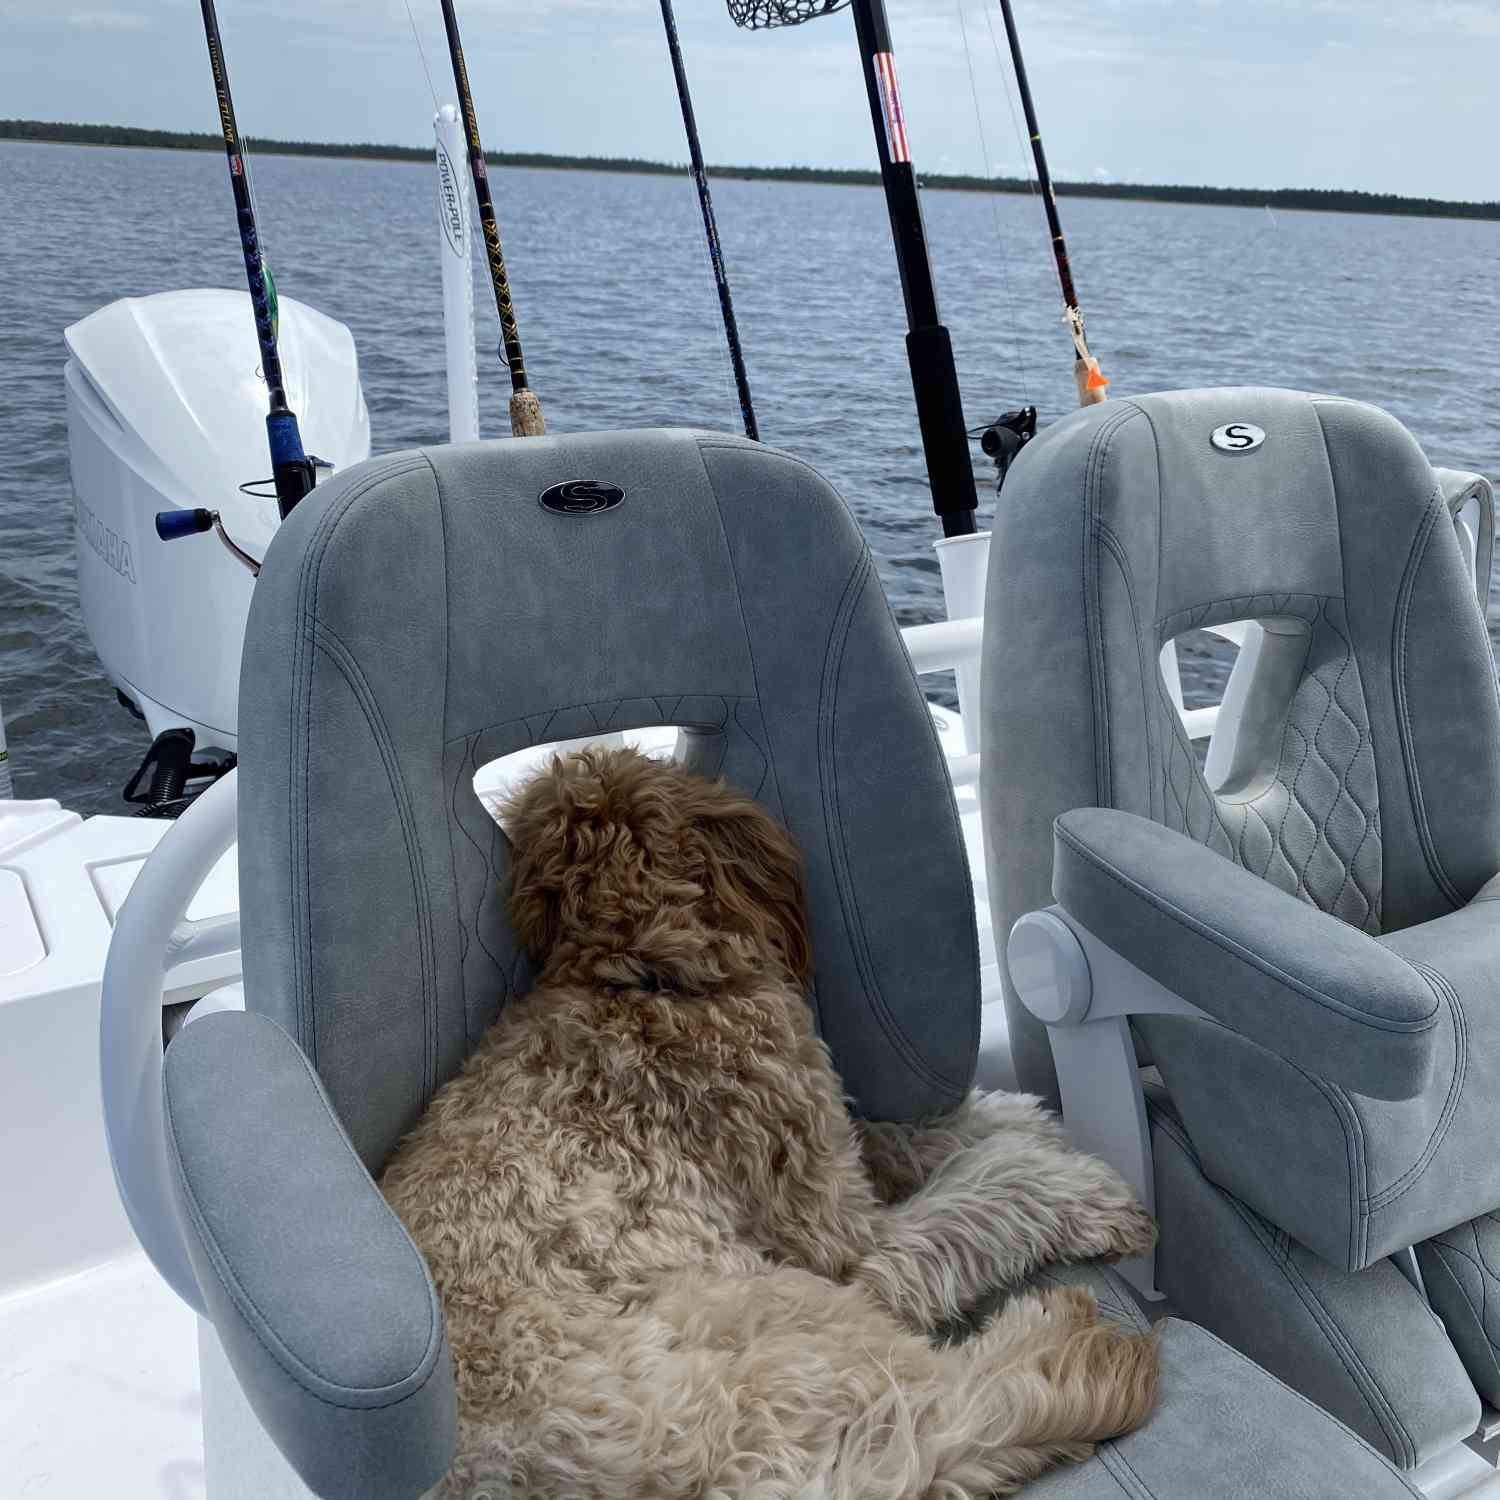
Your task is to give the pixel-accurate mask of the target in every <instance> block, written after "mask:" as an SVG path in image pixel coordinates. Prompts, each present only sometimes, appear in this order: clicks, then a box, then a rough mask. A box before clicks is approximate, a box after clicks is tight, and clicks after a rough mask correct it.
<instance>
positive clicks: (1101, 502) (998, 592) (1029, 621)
mask: <svg viewBox="0 0 1500 1500" xmlns="http://www.w3.org/2000/svg"><path fill="white" fill-rule="evenodd" d="M1262 434H1263V436H1262ZM985 618H986V631H985V658H984V676H983V682H984V715H985V717H984V726H983V734H984V738H983V745H984V756H985V759H984V767H983V795H984V800H985V819H986V829H987V838H988V839H989V840H990V841H991V843H992V846H993V851H994V873H993V874H992V878H991V881H990V891H991V898H992V903H993V906H994V918H995V930H996V932H997V933H1004V932H1007V931H1009V928H1010V925H1011V923H1013V922H1014V921H1015V919H1016V918H1017V917H1018V916H1020V915H1021V914H1022V913H1023V912H1025V911H1028V910H1031V909H1033V908H1035V907H1038V906H1044V905H1046V904H1047V903H1048V902H1049V901H1050V900H1051V891H1050V883H1051V868H1052V821H1053V819H1054V818H1055V817H1056V816H1057V815H1058V814H1059V813H1061V812H1064V811H1066V810H1067V809H1069V808H1073V807H1081V806H1101V807H1115V808H1122V809H1125V810H1127V811H1130V812H1134V813H1137V814H1139V815H1141V816H1143V817H1149V818H1152V819H1155V820H1156V821H1158V822H1161V823H1165V824H1166V825H1168V826H1169V827H1171V828H1174V829H1176V830H1178V831H1179V832H1182V833H1185V834H1187V835H1189V836H1190V837H1192V838H1194V839H1197V840H1198V841H1200V842H1201V843H1204V844H1207V845H1209V846H1210V847H1211V848H1213V849H1216V850H1218V851H1219V852H1220V853H1221V854H1223V855H1224V856H1225V857H1226V858H1229V859H1233V860H1235V861H1237V862H1238V863H1240V864H1241V865H1243V866H1245V867H1246V868H1247V869H1249V870H1252V871H1253V872H1254V873H1255V874H1257V875H1260V876H1262V877H1264V878H1265V879H1267V880H1269V881H1272V882H1273V883H1274V884H1276V885H1278V886H1280V887H1281V888H1282V889H1284V890H1287V891H1292V892H1295V893H1296V894H1297V895H1298V896H1300V897H1302V898H1303V899H1304V900H1307V901H1309V902H1311V903H1313V904H1314V905H1316V906H1318V907H1320V908H1322V909H1323V910H1325V911H1329V912H1332V913H1334V914H1335V915H1337V916H1339V917H1341V918H1342V919H1343V920H1345V921H1347V922H1350V923H1353V924H1354V925H1355V926H1358V927H1361V928H1363V929H1365V930H1367V931H1369V932H1374V933H1378V932H1384V931H1392V930H1394V929H1397V928H1401V927H1405V926H1409V925H1410V924H1412V923H1415V922H1420V921H1425V920H1427V919H1429V918H1431V917H1433V916H1436V915H1438V914H1440V913H1442V912H1445V911H1448V910H1451V909H1453V908H1454V907H1456V906H1459V905H1462V904H1463V903H1464V902H1466V901H1467V900H1468V899H1469V898H1470V897H1471V896H1472V895H1473V894H1474V892H1475V891H1476V890H1478V888H1479V887H1480V885H1482V884H1483V883H1484V881H1485V880H1487V879H1488V878H1489V877H1490V876H1491V875H1493V874H1494V873H1495V871H1496V868H1497V865H1500V704H1497V697H1496V687H1495V675H1494V666H1493V662H1492V660H1491V656H1490V648H1489V640H1488V636H1487V634H1486V630H1485V623H1484V619H1483V617H1482V613H1481V610H1480V608H1479V605H1478V603H1477V601H1476V598H1475V593H1474V580H1473V575H1472V572H1471V569H1470V566H1469V563H1468V561H1467V559H1466V558H1465V556H1464V553H1463V551H1462V549H1461V548H1460V545H1459V542H1458V540H1457V537H1456V536H1455V533H1454V529H1453V526H1452V525H1451V524H1450V517H1449V512H1448V509H1447V506H1446V504H1445V502H1444V500H1443V498H1442V496H1441V494H1440V492H1439V487H1438V484H1437V481H1436V479H1435V477H1434V474H1433V471H1432V469H1431V468H1430V467H1429V466H1428V463H1427V460H1426V459H1425V458H1424V457H1423V455H1422V453H1421V451H1420V450H1419V449H1418V447H1417V445H1416V443H1415V441H1414V440H1413V439H1412V437H1411V435H1410V434H1409V433H1408V432H1407V431H1406V430H1405V428H1403V427H1402V426H1401V425H1400V423H1398V422H1397V421H1395V420H1394V419H1393V418H1391V417H1390V416H1387V415H1386V414H1385V413H1384V412H1381V411H1378V410H1376V409H1375V408H1374V407H1370V406H1366V405H1362V404H1360V403H1357V402H1353V401H1345V400H1339V399H1335V398H1331V397H1326V396H1314V395H1308V394H1304V393H1302V392H1296V391H1282V390H1265V389H1221V390H1202V391H1175V392H1168V393H1165V394H1162V395H1154V396H1144V397H1139V398H1135V399H1129V400H1120V401H1112V402H1109V403H1107V404H1106V405H1102V406H1097V407H1091V408H1088V409H1086V410H1084V411H1081V412H1079V413H1077V414H1075V415H1073V416H1071V417H1069V418H1067V419H1066V420H1064V421H1062V422H1059V423H1058V424H1057V425H1056V426H1055V427H1053V428H1051V429H1049V430H1048V431H1047V432H1046V433H1044V434H1043V435H1042V436H1041V437H1039V438H1038V439H1037V440H1036V441H1035V442H1033V443H1031V444H1030V445H1029V446H1028V447H1027V448H1026V449H1025V450H1024V451H1023V453H1022V454H1021V456H1020V458H1019V459H1018V460H1017V462H1016V463H1015V465H1014V467H1013V468H1012V469H1011V472H1010V474H1009V476H1008V478H1007V479H1006V483H1005V490H1004V494H1003V497H1002V500H1001V503H1000V507H999V513H998V515H997V518H996V524H995V533H994V537H993V541H992V544H991V549H990V575H989V584H988V595H987V604H986V616H985ZM1237 620H1252V621H1258V622H1260V623H1261V625H1262V626H1263V628H1264V631H1265V634H1264V636H1263V637H1261V638H1260V641H1259V644H1258V653H1257V659H1256V666H1255V670H1254V673H1253V675H1252V676H1251V678H1250V680H1249V691H1248V694H1247V696H1246V698H1245V701H1244V712H1243V715H1242V718H1241V721H1240V726H1239V733H1238V735H1237V737H1236V740H1235V751H1234V754H1233V756H1232V757H1231V758H1230V762H1231V763H1230V765H1229V767H1228V773H1227V775H1226V776H1225V777H1224V778H1223V779H1222V780H1220V781H1219V782H1218V784H1217V786H1216V787H1215V788H1210V786H1209V784H1208V783H1207V781H1206V780H1205V778H1204V775H1203V772H1202V770H1201V769H1200V767H1199V763H1198V758H1197V756H1196V755H1195V753H1194V749H1193V746H1192V744H1191V743H1190V742H1189V741H1188V739H1187V737H1186V735H1185V733H1184V731H1183V727H1182V723H1181V720H1180V717H1179V715H1178V714H1177V712H1176V710H1175V708H1174V706H1173V704H1172V702H1171V700H1170V698H1169V696H1168V692H1167V689H1166V686H1165V684H1164V682H1163V679H1162V674H1161V672H1160V670H1159V666H1158V658H1159V654H1160V652H1161V650H1162V647H1163V646H1164V645H1165V644H1166V643H1167V642H1168V641H1171V640H1173V639H1174V638H1176V637H1177V636H1179V635H1181V634H1183V633H1184V632H1186V631H1188V630H1191V629H1194V628H1197V627H1204V626H1209V625H1217V624H1223V623H1227V622H1230V621H1237ZM1007 1007H1008V1010H1009V1014H1010V1022H1011V1035H1012V1047H1013V1050H1014V1052H1015V1054H1016V1059H1017V1065H1018V1072H1019V1076H1020V1078H1021V1082H1022V1084H1023V1086H1024V1087H1028V1088H1032V1089H1035V1090H1038V1091H1040V1092H1043V1093H1049V1094H1050V1093H1051V1092H1052V1068H1051V1058H1050V1054H1049V1052H1048V1048H1047V1042H1046V1040H1045V1035H1044V1033H1043V1030H1042V1028H1041V1027H1040V1025H1039V1024H1038V1023H1036V1022H1035V1021H1034V1020H1033V1019H1032V1018H1031V1017H1030V1016H1029V1015H1027V1014H1026V1013H1025V1012H1024V1011H1023V1010H1022V1008H1021V1007H1020V1006H1019V1005H1018V1004H1017V1003H1016V1001H1015V997H1014V993H1013V992H1012V991H1011V990H1010V989H1009V987H1008V981H1007Z"/></svg>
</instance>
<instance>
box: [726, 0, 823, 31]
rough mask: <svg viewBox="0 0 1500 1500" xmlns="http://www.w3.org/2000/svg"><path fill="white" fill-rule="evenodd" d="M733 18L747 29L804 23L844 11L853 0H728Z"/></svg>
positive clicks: (730, 16) (738, 24)
mask: <svg viewBox="0 0 1500 1500" xmlns="http://www.w3.org/2000/svg"><path fill="white" fill-rule="evenodd" d="M726 3H727V4H728V6H729V18H730V20H732V21H733V22H734V24H735V25H736V26H743V27H744V28H745V29H746V30H747V31H763V30H765V29H766V28H767V27H770V26H800V25H801V24H802V23H803V22H804V21H816V20H817V19H818V17H819V16H831V15H832V14H833V13H834V11H836V10H843V8H844V7H845V6H846V5H848V4H849V0H726Z"/></svg>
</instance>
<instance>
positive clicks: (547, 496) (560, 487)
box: [536, 479, 625, 516]
mask: <svg viewBox="0 0 1500 1500" xmlns="http://www.w3.org/2000/svg"><path fill="white" fill-rule="evenodd" d="M536 498H537V504H539V505H540V506H541V507H542V509H543V510H550V511H552V512H553V514H554V515H559V516H597V515H600V514H602V513H603V512H604V511H606V510H613V509H614V508H615V506H617V505H619V504H620V503H621V502H622V501H623V500H624V499H625V491H624V490H622V489H621V488H620V486H619V485H617V484H605V483H604V482H603V481H602V480H598V479H565V480H564V481H563V482H562V483H561V484H554V485H552V486H551V487H550V488H548V489H545V490H543V491H542V493H541V494H540V495H538V496H537V497H536Z"/></svg>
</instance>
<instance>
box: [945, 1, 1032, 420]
mask: <svg viewBox="0 0 1500 1500" xmlns="http://www.w3.org/2000/svg"><path fill="white" fill-rule="evenodd" d="M954 9H955V10H957V12H958V29H959V33H960V34H961V35H962V37H963V39H964V64H965V66H966V67H967V68H968V70H969V95H970V97H971V98H972V99H973V101H974V124H975V126H976V127H977V128H978V130H979V149H980V150H981V151H982V152H983V153H984V172H985V176H986V177H989V176H990V175H991V174H992V173H993V171H994V167H993V164H992V162H991V158H990V143H989V138H988V137H987V136H986V134H985V129H984V112H983V111H982V110H981V109H980V107H979V83H978V80H977V79H976V78H975V77H974V57H973V54H972V53H971V52H970V51H969V27H968V23H967V22H966V21H965V20H964V0H954ZM990 217H991V218H992V219H993V221H994V224H995V242H996V244H997V245H998V246H999V247H1000V257H999V260H1000V281H1001V285H1002V286H1003V288H1004V291H1005V310H1006V312H1007V313H1008V314H1009V316H1010V342H1011V350H1012V352H1013V354H1014V355H1015V361H1016V365H1017V367H1018V369H1019V371H1020V375H1021V395H1022V398H1023V400H1024V402H1025V404H1027V405H1030V404H1031V379H1030V376H1029V374H1028V372H1027V369H1026V360H1025V359H1024V357H1023V356H1022V354H1021V333H1020V327H1019V325H1018V324H1017V322H1016V298H1015V293H1014V292H1013V290H1012V288H1011V284H1010V267H1009V264H1008V261H1007V257H1006V253H1005V235H1004V230H1003V226H1002V221H1001V218H1000V195H999V194H998V193H997V192H996V191H995V190H994V189H993V187H992V188H991V189H990Z"/></svg>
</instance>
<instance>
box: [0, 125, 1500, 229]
mask: <svg viewBox="0 0 1500 1500" xmlns="http://www.w3.org/2000/svg"><path fill="white" fill-rule="evenodd" d="M4 140H11V141H26V142H31V143H33V144H38V145H68V146H115V147H124V148H135V149H146V150H159V151H222V150H223V149H224V143H223V140H222V139H221V138H220V137H219V136H217V135H209V134H207V133H199V132H195V131H176V130H143V129H136V128H134V127H130V126H117V125H75V124H67V123H62V122H57V121H48V120H4V119H0V141H4ZM251 146H252V149H253V150H254V151H255V152H257V153H258V154H260V155H263V156H311V157H321V158H324V159H327V160H335V161H337V160H350V161H406V162H416V161H420V162H430V161H431V160H432V154H433V153H432V148H431V147H419V146H394V145H381V144H378V143H371V142H358V143H351V144H347V145H346V144H334V143H329V142H322V141H280V140H260V139H252V141H251ZM485 160H486V161H487V162H488V163H490V165H492V166H497V167H532V168H539V169H542V170H546V171H561V172H616V173H622V174H635V175H639V176H651V177H676V176H681V175H683V174H685V173H686V171H687V168H686V166H685V165H684V164H681V163H675V162H659V161H647V160H642V159H639V158H636V157H620V156H564V155H557V154H554V153H551V152H545V151H487V152H486V153H485ZM707 170H708V175H709V176H710V177H713V178H717V179H719V180H720V181H734V180H738V181H742V182H803V183H808V182H810V183H821V184H826V185H829V186H839V187H878V186H879V185H880V174H879V173H878V172H876V171H867V170H861V169H857V168H837V167H744V166H710V167H709V168H708V169H707ZM921 181H922V186H923V187H924V188H928V189H934V190H937V191H941V192H966V193H986V192H988V193H1008V194H1019V195H1026V194H1028V193H1031V192H1034V191H1035V185H1034V184H1033V183H1032V182H1031V180H1030V179H1028V178H1024V177H992V178H984V177H976V176H964V175H955V174H950V173H939V172H929V173H923V174H922V178H921ZM1055 186H1056V189H1057V195H1058V197H1060V198H1062V197H1072V198H1112V199H1119V200H1122V201H1126V202H1147V203H1205V204H1214V205H1219V206H1225V207H1231V208H1270V209H1272V210H1276V209H1283V210H1290V211H1298V210H1301V211H1307V212H1314V213H1352V214H1383V215H1390V216H1393V217H1398V218H1424V219H1470V220H1500V201H1497V202H1464V201H1459V200H1450V199H1442V198H1409V197H1404V196H1402V195H1400V194H1395V193H1366V192H1360V191H1357V190H1352V189H1344V188H1220V187H1198V186H1191V185H1185V184H1174V183H1140V182H1108V183H1096V182H1058V183H1057V184H1055Z"/></svg>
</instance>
